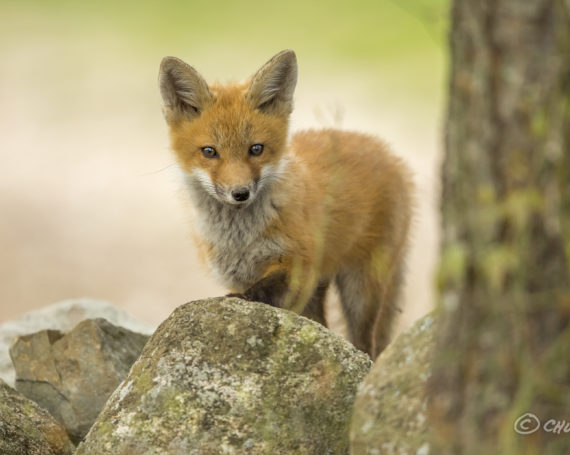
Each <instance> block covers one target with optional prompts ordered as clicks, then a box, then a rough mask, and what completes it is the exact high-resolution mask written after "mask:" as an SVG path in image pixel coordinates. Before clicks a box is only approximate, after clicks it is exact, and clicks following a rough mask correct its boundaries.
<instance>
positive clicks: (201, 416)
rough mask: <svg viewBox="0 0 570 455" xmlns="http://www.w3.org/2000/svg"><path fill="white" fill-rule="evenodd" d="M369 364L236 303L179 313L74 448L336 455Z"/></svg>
mask: <svg viewBox="0 0 570 455" xmlns="http://www.w3.org/2000/svg"><path fill="white" fill-rule="evenodd" d="M370 366H371V362H370V360H369V358H368V356H367V355H366V354H364V353H362V352H360V351H358V350H357V349H356V348H354V347H353V346H352V345H351V344H350V343H348V342H346V341H345V340H343V339H342V338H340V337H338V336H337V335H335V334H333V333H332V332H330V331H329V330H327V329H326V328H324V327H322V326H321V325H319V324H317V323H315V322H313V321H309V320H308V319H305V318H302V317H299V316H298V315H296V314H294V313H291V312H289V311H285V310H280V309H276V308H272V307H270V306H267V305H264V304H260V303H255V302H246V301H243V300H240V299H236V298H212V299H206V300H200V301H195V302H191V303H187V304H185V305H182V306H181V307H179V308H177V309H176V310H175V311H174V312H173V314H172V315H171V316H170V317H169V318H168V319H167V320H166V321H165V322H163V323H162V324H161V326H160V327H159V328H158V329H157V331H156V332H155V334H154V335H153V336H152V338H151V339H150V340H149V342H148V343H147V345H146V346H145V348H144V349H143V352H142V354H141V357H140V358H139V360H138V361H137V362H136V363H135V364H134V365H133V368H132V370H131V372H130V374H129V376H128V377H127V378H126V379H125V381H124V382H123V383H122V384H121V386H119V388H118V389H117V390H116V391H115V392H114V393H113V395H112V396H111V398H110V399H109V401H108V402H107V404H106V406H105V408H104V410H103V412H102V413H101V415H100V416H99V418H98V419H97V421H96V423H95V425H94V426H93V428H92V429H91V431H90V432H89V434H88V435H87V437H86V440H85V442H84V443H83V444H82V445H81V446H80V447H79V449H78V451H77V455H84V454H90V455H96V454H106V453H115V454H129V455H138V454H234V453H235V454H241V453H248V454H291V453H295V454H318V455H323V454H343V453H348V445H349V443H348V431H349V425H350V416H351V413H352V406H353V402H354V398H355V394H356V389H357V387H358V384H359V383H360V381H361V380H362V378H363V377H364V376H365V375H366V373H367V372H368V370H369V369H370Z"/></svg>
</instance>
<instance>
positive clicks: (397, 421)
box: [350, 315, 435, 455]
mask: <svg viewBox="0 0 570 455" xmlns="http://www.w3.org/2000/svg"><path fill="white" fill-rule="evenodd" d="M434 344H435V323H434V317H433V316H432V315H428V316H425V317H424V318H422V319H420V320H419V321H418V322H416V323H415V324H414V326H413V327H412V328H411V329H409V330H408V331H407V332H404V333H403V334H401V335H400V336H399V337H398V338H396V340H394V342H393V343H392V344H390V345H389V346H388V347H387V348H386V350H385V351H384V352H382V354H380V356H379V357H378V359H377V360H376V362H375V363H374V366H373V367H372V370H371V371H370V373H369V374H368V375H367V376H366V378H365V379H364V382H363V383H362V386H361V387H360V388H359V391H358V395H357V398H356V402H355V404H354V414H353V417H352V425H351V429H350V453H351V455H364V454H366V455H428V454H429V448H430V447H429V442H428V441H429V437H428V427H427V398H426V395H425V386H426V383H427V380H428V378H429V374H430V362H431V358H432V353H433V348H434Z"/></svg>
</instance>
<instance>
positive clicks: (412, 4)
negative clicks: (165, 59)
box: [0, 0, 448, 91]
mask: <svg viewBox="0 0 570 455" xmlns="http://www.w3.org/2000/svg"><path fill="white" fill-rule="evenodd" d="M447 8H448V0H431V1H428V0H403V1H398V0H393V1H388V0H376V1H373V0H356V1H353V2H346V1H340V0H330V1H327V2H325V1H314V2H307V1H306V0H289V1H288V2H268V1H262V0H249V1H247V2H235V1H229V0H214V1H208V2H206V1H195V0H194V1H186V2H184V1H180V0H164V1H160V2H159V1H155V0H143V1H134V0H125V1H119V2H117V1H110V0H101V1H98V2H93V1H70V0H20V1H7V0H1V1H0V13H1V19H0V22H1V25H2V27H1V30H0V38H2V43H3V45H4V46H6V45H8V46H9V45H13V44H14V43H13V42H12V40H13V39H14V37H16V38H17V37H20V36H22V35H25V34H29V35H38V34H39V35H42V34H43V35H46V36H48V35H49V36H54V35H59V36H63V37H68V38H69V39H73V40H75V41H79V42H80V41H82V40H89V41H94V42H95V43H96V42H97V41H98V40H100V41H101V43H100V45H101V47H102V48H106V49H108V50H109V51H110V52H112V51H114V49H113V48H112V46H113V44H112V43H113V41H114V42H115V43H116V44H117V45H118V46H119V47H120V46H121V44H123V45H125V50H126V51H128V55H126V56H125V58H137V57H140V56H144V55H147V54H149V53H155V52H156V53H160V52H161V51H162V52H163V53H165V52H164V50H168V52H166V53H168V54H173V55H180V56H182V57H183V58H184V57H185V56H186V57H188V56H195V55H203V54H209V55H212V56H214V58H218V59H220V60H222V61H226V62H229V63H230V66H232V65H231V64H232V63H233V62H234V60H235V59H240V58H256V59H264V58H267V57H268V56H270V55H273V54H274V53H276V52H278V51H279V50H281V49H285V48H292V49H295V50H296V51H297V52H298V53H301V54H303V55H304V56H305V57H309V58H318V60H319V62H320V63H319V68H320V69H324V70H326V71H335V70H338V68H339V67H340V68H342V67H346V68H347V69H350V65H356V67H355V70H357V71H363V70H364V71H369V72H374V71H377V70H378V69H382V68H384V67H386V66H389V67H390V68H391V73H392V74H396V75H397V77H395V78H394V83H404V84H405V83H407V82H406V81H409V79H408V77H413V78H414V80H415V82H416V86H417V87H418V89H421V88H422V86H423V85H424V82H427V83H428V84H427V86H433V83H434V82H435V83H437V81H438V79H439V80H441V74H442V73H441V70H442V67H443V65H444V60H443V57H444V54H445V51H446V44H445V43H446V36H445V35H446V28H447V16H448V14H447ZM109 46H111V47H109ZM96 47H97V45H96V44H95V48H96ZM90 48H93V45H91V46H90ZM339 61H340V63H341V64H340V65H339ZM323 62H324V63H323ZM327 62H328V63H329V64H327ZM398 62H405V65H404V67H402V68H399V67H398V68H397V67H396V66H397V65H396V66H395V64H396V63H398ZM323 65H324V66H323ZM418 76H420V77H418ZM239 77H240V78H242V77H243V75H240V76H239ZM402 78H403V80H402ZM413 86H414V84H412V87H413ZM424 88H427V87H426V86H424ZM418 91H421V90H418Z"/></svg>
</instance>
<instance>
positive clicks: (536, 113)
mask: <svg viewBox="0 0 570 455" xmlns="http://www.w3.org/2000/svg"><path fill="white" fill-rule="evenodd" d="M451 51H452V53H451V59H452V68H451V87H450V89H451V92H450V102H449V103H450V104H449V112H448V120H447V132H446V157H445V161H444V164H443V176H442V177H443V199H442V211H443V246H442V262H441V266H440V271H439V275H438V284H439V287H440V291H441V293H440V295H441V299H440V301H441V304H440V310H441V311H442V325H441V328H440V331H439V340H438V345H437V354H436V360H435V364H434V367H433V374H432V377H431V380H430V384H429V389H428V393H429V395H430V416H431V422H432V428H433V436H434V437H433V450H432V451H430V453H434V454H452V453H453V454H477V455H480V454H483V453H484V454H501V455H504V454H517V455H519V454H546V453H548V454H569V453H570V432H567V433H565V434H564V433H563V431H564V430H562V434H557V432H556V431H552V430H553V429H554V423H553V422H551V420H552V419H553V420H555V421H557V420H566V422H567V423H568V425H567V428H566V431H570V276H569V270H570V267H569V263H570V1H568V0H476V1H474V0H455V1H454V5H453V9H452V30H451ZM526 413H532V414H533V415H534V416H536V418H537V419H538V420H539V421H540V426H539V424H538V422H537V421H536V419H535V417H533V416H530V415H528V416H526V417H525V418H523V419H519V421H518V422H517V429H518V431H519V432H521V431H522V432H528V434H520V433H519V432H517V431H515V422H516V421H517V419H518V417H519V416H522V415H524V414H526ZM534 427H538V429H536V430H535V431H533V432H532V433H530V431H531V430H533V429H534ZM558 428H561V427H560V426H559V427H558Z"/></svg>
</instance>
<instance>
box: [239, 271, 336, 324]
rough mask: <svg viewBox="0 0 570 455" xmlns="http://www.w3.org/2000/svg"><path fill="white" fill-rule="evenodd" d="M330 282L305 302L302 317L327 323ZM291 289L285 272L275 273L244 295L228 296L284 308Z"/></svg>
mask: <svg viewBox="0 0 570 455" xmlns="http://www.w3.org/2000/svg"><path fill="white" fill-rule="evenodd" d="M328 286H329V283H328V282H321V283H319V285H318V286H317V288H316V289H315V290H314V291H313V293H312V296H311V298H310V299H309V300H308V301H307V302H305V304H304V305H303V308H302V310H301V315H303V316H305V317H307V318H309V319H312V320H314V321H316V322H319V323H320V324H322V325H326V323H325V312H324V300H325V296H326V292H327V289H328ZM289 292H290V289H289V277H288V275H287V273H285V272H274V273H271V274H269V275H267V276H266V277H265V278H262V279H261V280H259V281H258V282H257V283H255V284H254V285H253V286H251V287H250V288H249V289H247V290H246V291H245V292H244V293H243V294H240V293H235V294H228V296H229V297H239V298H242V299H244V300H249V301H251V302H262V303H265V304H267V305H271V306H273V307H277V308H283V307H284V304H285V301H286V297H287V294H288V293H289Z"/></svg>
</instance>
